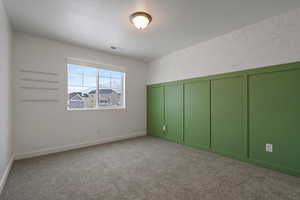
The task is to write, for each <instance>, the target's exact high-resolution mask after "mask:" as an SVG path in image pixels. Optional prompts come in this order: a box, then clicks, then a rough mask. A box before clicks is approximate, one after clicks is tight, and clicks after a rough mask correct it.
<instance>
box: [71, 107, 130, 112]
mask: <svg viewBox="0 0 300 200" xmlns="http://www.w3.org/2000/svg"><path fill="white" fill-rule="evenodd" d="M96 110H126V107H104V108H101V107H99V108H67V111H96Z"/></svg>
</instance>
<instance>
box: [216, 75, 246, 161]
mask: <svg viewBox="0 0 300 200" xmlns="http://www.w3.org/2000/svg"><path fill="white" fill-rule="evenodd" d="M244 89H245V78H244V76H233V77H227V78H221V79H214V80H212V81H211V145H212V150H213V151H216V152H223V153H224V154H228V155H231V156H234V157H238V158H245V157H246V156H247V151H246V149H247V146H246V145H247V143H246V138H247V132H246V131H245V130H246V129H245V116H246V115H245V100H246V98H245V90H244Z"/></svg>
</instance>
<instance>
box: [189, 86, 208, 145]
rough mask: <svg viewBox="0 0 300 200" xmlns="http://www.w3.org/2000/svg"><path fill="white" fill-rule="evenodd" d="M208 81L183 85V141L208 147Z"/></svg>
mask: <svg viewBox="0 0 300 200" xmlns="http://www.w3.org/2000/svg"><path fill="white" fill-rule="evenodd" d="M209 90H210V88H209V81H199V82H193V83H187V84H185V85H184V142H185V144H187V145H189V146H193V147H198V148H204V149H208V148H209V145H210V92H209Z"/></svg>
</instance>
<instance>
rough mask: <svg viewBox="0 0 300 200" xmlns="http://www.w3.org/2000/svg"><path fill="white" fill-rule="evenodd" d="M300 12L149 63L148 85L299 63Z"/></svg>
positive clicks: (248, 27) (294, 11)
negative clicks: (294, 62)
mask: <svg viewBox="0 0 300 200" xmlns="http://www.w3.org/2000/svg"><path fill="white" fill-rule="evenodd" d="M299 19H300V9H296V10H293V11H290V12H288V13H286V14H283V15H280V16H277V17H272V18H270V19H266V20H264V21H262V22H260V23H257V24H254V25H250V26H247V27H244V28H242V29H240V30H237V31H234V32H232V33H229V34H225V35H223V36H220V37H217V38H215V39H212V40H209V41H206V42H202V43H199V44H197V45H195V46H192V47H188V48H185V49H182V50H179V51H177V52H174V53H172V54H169V55H167V56H164V57H162V58H160V59H158V60H155V61H153V62H151V63H150V64H149V77H148V83H149V84H150V83H159V82H166V81H174V80H181V79H188V78H194V77H200V76H206V75H212V74H219V73H224V72H232V71H240V70H245V69H251V68H257V67H263V66H269V65H274V64H282V63H288V62H293V61H299V60H300V20H299Z"/></svg>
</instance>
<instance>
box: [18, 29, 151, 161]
mask: <svg viewBox="0 0 300 200" xmlns="http://www.w3.org/2000/svg"><path fill="white" fill-rule="evenodd" d="M67 57H73V58H77V59H83V60H88V61H92V62H95V63H104V64H109V65H116V66H121V67H123V68H124V69H125V71H126V104H127V109H126V110H97V111H95V110H94V111H67V110H66V102H67V98H68V95H67V66H66V58H67ZM13 58H14V59H13V68H14V72H13V79H14V80H13V81H14V86H15V87H14V100H15V108H14V111H13V119H14V124H13V127H14V128H13V132H14V134H15V151H16V154H17V157H19V158H20V157H24V156H30V155H31V154H32V155H36V154H38V153H39V152H40V153H45V152H47V151H56V150H62V149H64V148H68V147H70V146H71V147H72V146H73V145H77V144H82V143H94V142H97V141H106V140H115V139H119V138H123V137H127V136H135V135H141V134H145V130H146V90H145V87H146V77H147V74H146V73H147V65H146V64H145V63H143V62H139V61H135V60H132V59H129V58H125V57H121V56H116V55H111V54H107V53H103V52H98V51H94V50H90V49H84V48H80V47H77V46H72V45H69V44H64V43H61V42H57V41H53V40H48V39H44V38H39V37H36V36H32V35H28V34H24V33H15V35H14V46H13ZM24 69H25V70H36V71H42V72H54V73H58V74H59V76H58V77H55V76H49V75H42V74H28V73H24V72H21V70H24ZM28 76H30V78H35V79H46V80H58V81H59V83H58V84H57V87H58V88H59V90H58V91H43V90H37V91H31V90H25V89H22V88H20V87H22V86H34V87H56V86H55V84H46V83H34V82H33V83H28V82H26V81H22V80H21V79H22V78H26V77H28ZM24 99H57V100H58V101H59V102H22V100H24Z"/></svg>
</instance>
